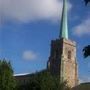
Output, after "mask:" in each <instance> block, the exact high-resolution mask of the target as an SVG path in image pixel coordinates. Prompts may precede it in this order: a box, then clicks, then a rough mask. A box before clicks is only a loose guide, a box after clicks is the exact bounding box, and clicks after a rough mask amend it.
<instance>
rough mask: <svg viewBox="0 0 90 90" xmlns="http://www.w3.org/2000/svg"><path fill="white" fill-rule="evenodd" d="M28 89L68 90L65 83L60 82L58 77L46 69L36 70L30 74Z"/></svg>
mask: <svg viewBox="0 0 90 90" xmlns="http://www.w3.org/2000/svg"><path fill="white" fill-rule="evenodd" d="M29 90H70V88H69V87H67V83H66V82H64V83H62V84H61V83H60V79H59V78H58V77H55V76H52V75H51V74H50V73H49V72H48V71H42V72H39V73H38V72H37V73H35V74H33V75H32V76H30V82H29Z"/></svg>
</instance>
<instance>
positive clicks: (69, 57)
mask: <svg viewBox="0 0 90 90" xmlns="http://www.w3.org/2000/svg"><path fill="white" fill-rule="evenodd" d="M68 59H71V51H68Z"/></svg>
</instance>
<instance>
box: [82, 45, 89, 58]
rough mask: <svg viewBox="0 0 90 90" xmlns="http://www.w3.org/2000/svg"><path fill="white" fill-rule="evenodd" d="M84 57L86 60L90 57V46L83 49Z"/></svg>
mask: <svg viewBox="0 0 90 90" xmlns="http://www.w3.org/2000/svg"><path fill="white" fill-rule="evenodd" d="M83 55H84V57H85V58H86V57H88V56H90V45H88V46H86V47H84V49H83Z"/></svg>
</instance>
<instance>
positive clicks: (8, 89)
mask: <svg viewBox="0 0 90 90" xmlns="http://www.w3.org/2000/svg"><path fill="white" fill-rule="evenodd" d="M14 89H15V80H14V77H13V69H12V66H11V63H10V62H7V61H6V60H5V59H4V60H0V90H14Z"/></svg>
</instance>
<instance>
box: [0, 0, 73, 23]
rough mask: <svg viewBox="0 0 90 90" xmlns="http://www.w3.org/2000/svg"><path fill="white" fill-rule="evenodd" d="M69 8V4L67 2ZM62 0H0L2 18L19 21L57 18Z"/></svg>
mask: <svg viewBox="0 0 90 90" xmlns="http://www.w3.org/2000/svg"><path fill="white" fill-rule="evenodd" d="M68 6H69V8H70V7H71V4H70V3H68ZM61 11H62V0H0V16H1V19H2V20H6V19H12V20H16V21H17V20H18V21H21V22H29V21H32V20H43V19H49V20H53V19H55V20H56V19H59V18H60V16H61Z"/></svg>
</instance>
